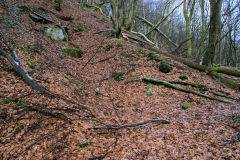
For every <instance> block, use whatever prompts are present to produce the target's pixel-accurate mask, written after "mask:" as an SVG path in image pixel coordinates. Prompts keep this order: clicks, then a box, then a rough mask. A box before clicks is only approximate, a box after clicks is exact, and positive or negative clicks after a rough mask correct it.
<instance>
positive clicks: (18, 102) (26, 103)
mask: <svg viewBox="0 0 240 160" xmlns="http://www.w3.org/2000/svg"><path fill="white" fill-rule="evenodd" d="M17 105H19V106H24V107H26V106H28V105H29V104H28V102H27V101H22V100H18V101H17Z"/></svg>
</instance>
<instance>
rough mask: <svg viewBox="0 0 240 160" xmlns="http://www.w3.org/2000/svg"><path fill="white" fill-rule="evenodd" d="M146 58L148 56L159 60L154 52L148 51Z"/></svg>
mask: <svg viewBox="0 0 240 160" xmlns="http://www.w3.org/2000/svg"><path fill="white" fill-rule="evenodd" d="M148 58H149V59H150V60H153V61H157V62H159V61H160V60H159V58H158V56H157V55H156V54H155V53H154V52H150V53H149V54H148Z"/></svg>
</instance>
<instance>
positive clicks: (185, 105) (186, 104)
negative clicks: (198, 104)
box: [182, 102, 192, 109]
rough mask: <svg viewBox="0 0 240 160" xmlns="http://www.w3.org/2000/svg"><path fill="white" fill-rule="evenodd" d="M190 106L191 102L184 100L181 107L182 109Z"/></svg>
mask: <svg viewBox="0 0 240 160" xmlns="http://www.w3.org/2000/svg"><path fill="white" fill-rule="evenodd" d="M191 107H192V104H191V103H188V102H184V103H183V104H182V108H183V109H188V108H191Z"/></svg>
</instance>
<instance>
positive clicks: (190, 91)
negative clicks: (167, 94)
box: [142, 78, 240, 105]
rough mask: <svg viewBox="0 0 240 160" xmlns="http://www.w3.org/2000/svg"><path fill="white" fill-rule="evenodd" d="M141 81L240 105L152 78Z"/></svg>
mask: <svg viewBox="0 0 240 160" xmlns="http://www.w3.org/2000/svg"><path fill="white" fill-rule="evenodd" d="M142 80H143V81H145V82H150V83H153V84H163V85H165V86H167V87H170V88H173V89H176V90H179V91H182V92H186V93H192V94H195V95H198V96H201V97H205V98H208V99H211V100H217V101H219V102H224V103H229V104H234V105H240V104H237V103H235V102H231V101H228V100H225V99H221V98H217V97H212V96H210V95H207V94H203V93H200V92H198V91H195V90H190V89H186V88H183V87H180V86H176V85H173V84H171V83H170V82H168V81H164V80H160V79H154V78H143V79H142Z"/></svg>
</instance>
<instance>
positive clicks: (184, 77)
mask: <svg viewBox="0 0 240 160" xmlns="http://www.w3.org/2000/svg"><path fill="white" fill-rule="evenodd" d="M179 78H180V79H181V80H188V77H187V76H186V75H181V76H179Z"/></svg>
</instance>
